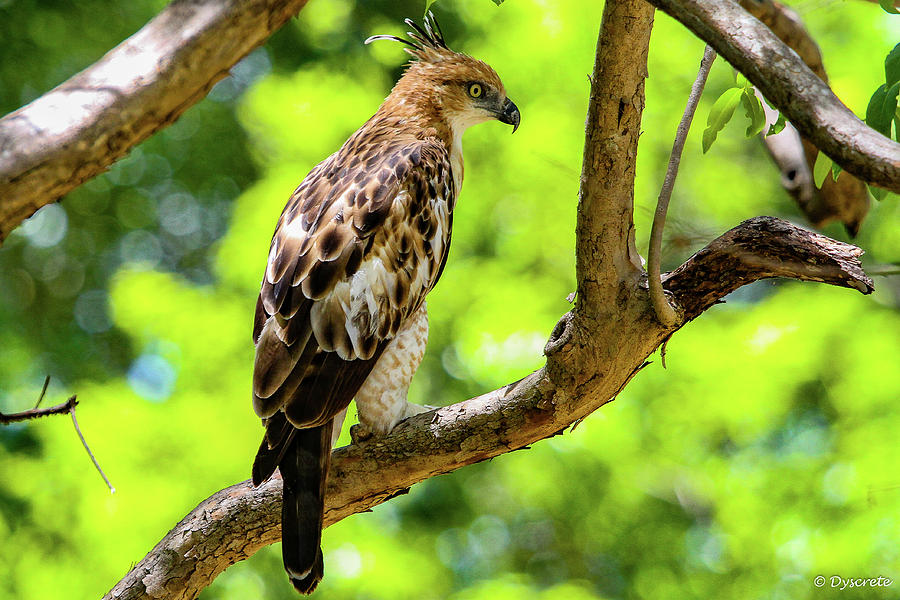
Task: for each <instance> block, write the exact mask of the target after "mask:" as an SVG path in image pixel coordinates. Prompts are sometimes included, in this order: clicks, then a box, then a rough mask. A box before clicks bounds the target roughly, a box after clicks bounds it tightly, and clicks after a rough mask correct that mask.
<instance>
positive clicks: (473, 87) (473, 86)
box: [469, 83, 482, 98]
mask: <svg viewBox="0 0 900 600" xmlns="http://www.w3.org/2000/svg"><path fill="white" fill-rule="evenodd" d="M481 93H482V89H481V84H480V83H470V84H469V95H470V96H472V97H473V98H480V97H481Z"/></svg>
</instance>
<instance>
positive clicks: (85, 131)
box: [0, 0, 306, 242]
mask: <svg viewBox="0 0 900 600" xmlns="http://www.w3.org/2000/svg"><path fill="white" fill-rule="evenodd" d="M305 4H306V0H229V1H223V0H175V1H174V2H172V3H171V4H169V6H167V7H166V8H165V9H164V10H163V11H162V12H161V13H160V14H159V15H158V16H156V17H155V18H154V19H153V20H152V21H150V22H149V23H148V24H147V25H146V26H144V27H143V28H142V29H141V30H140V31H138V32H137V33H136V34H134V35H133V36H131V37H130V38H128V39H127V40H125V41H124V42H123V43H121V44H120V45H119V46H117V47H116V48H115V49H113V50H112V51H110V52H109V53H108V54H107V55H106V56H104V57H103V58H102V59H100V60H99V61H97V62H96V63H94V64H93V65H91V66H90V67H88V68H87V69H85V70H84V71H82V72H81V73H79V74H77V75H75V76H74V77H72V78H71V79H69V80H68V81H66V82H65V83H63V84H61V85H59V86H58V87H56V88H54V89H53V90H51V91H50V92H48V93H46V94H44V95H43V96H41V97H40V98H38V99H37V100H35V101H34V102H32V103H30V104H28V105H27V106H24V107H22V108H20V109H19V110H17V111H15V112H12V113H10V114H8V115H6V116H5V117H3V118H2V119H0V242H2V241H3V240H4V239H5V238H6V236H7V235H8V234H9V232H10V231H12V230H13V229H14V228H15V227H16V226H17V225H18V224H19V223H21V222H22V221H23V220H24V219H26V218H28V217H29V216H31V215H32V214H33V213H34V212H35V211H36V210H37V209H39V208H40V207H41V206H43V205H45V204H49V203H51V202H55V201H56V200H59V199H60V198H61V197H62V196H63V195H65V194H66V193H68V192H69V191H71V190H72V189H74V188H75V187H77V186H79V185H80V184H82V183H84V182H85V181H87V180H88V179H90V178H92V177H94V176H96V175H98V174H100V173H102V172H103V171H105V170H106V169H107V168H108V167H109V166H110V165H111V164H112V163H113V162H115V161H116V160H117V159H119V158H121V157H122V156H124V155H125V154H126V153H127V152H128V151H129V150H130V149H131V148H132V147H134V146H135V145H137V144H139V143H140V142H142V141H143V140H145V139H146V138H148V137H149V136H150V135H151V134H153V133H155V132H156V131H158V130H160V129H162V128H164V127H166V126H167V125H170V124H171V123H173V122H174V121H175V120H176V119H177V118H178V117H179V116H180V115H181V114H182V113H183V112H184V111H185V110H187V109H188V108H189V107H191V106H192V105H193V104H194V103H196V102H197V101H199V100H201V99H202V98H203V97H204V96H206V94H207V92H208V91H209V89H210V88H211V87H212V86H213V84H214V83H215V82H216V81H218V80H219V79H222V78H223V77H225V76H226V75H227V74H228V70H229V69H230V68H231V66H232V65H234V64H235V63H236V62H237V61H239V60H240V59H241V58H243V57H244V56H245V55H247V54H248V53H249V52H250V51H251V50H253V49H254V48H255V47H256V46H258V45H260V44H261V43H262V42H264V41H265V40H266V39H267V38H268V37H269V36H270V35H271V34H272V33H273V32H274V31H275V30H277V29H278V28H279V27H281V26H282V25H283V24H284V23H285V22H287V20H288V19H289V18H290V17H292V16H293V15H295V14H296V13H297V12H298V11H300V9H301V8H303V6H304V5H305Z"/></svg>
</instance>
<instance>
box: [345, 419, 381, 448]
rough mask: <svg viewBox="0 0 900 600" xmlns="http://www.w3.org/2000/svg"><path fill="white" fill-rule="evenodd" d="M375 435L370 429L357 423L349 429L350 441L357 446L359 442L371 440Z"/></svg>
mask: <svg viewBox="0 0 900 600" xmlns="http://www.w3.org/2000/svg"><path fill="white" fill-rule="evenodd" d="M373 435H375V434H374V433H373V432H372V430H371V429H369V428H368V427H366V426H365V425H363V424H362V423H357V424H356V425H354V426H353V427H351V428H350V441H351V442H352V443H353V444H359V443H360V442H365V441H366V440H370V439H372V436H373Z"/></svg>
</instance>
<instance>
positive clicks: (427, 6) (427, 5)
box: [425, 0, 437, 15]
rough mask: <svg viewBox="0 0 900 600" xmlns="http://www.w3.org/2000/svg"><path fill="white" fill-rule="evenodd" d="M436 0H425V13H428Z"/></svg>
mask: <svg viewBox="0 0 900 600" xmlns="http://www.w3.org/2000/svg"><path fill="white" fill-rule="evenodd" d="M435 2H437V0H425V14H426V15H427V14H428V11H429V10H431V5H432V4H434V3H435Z"/></svg>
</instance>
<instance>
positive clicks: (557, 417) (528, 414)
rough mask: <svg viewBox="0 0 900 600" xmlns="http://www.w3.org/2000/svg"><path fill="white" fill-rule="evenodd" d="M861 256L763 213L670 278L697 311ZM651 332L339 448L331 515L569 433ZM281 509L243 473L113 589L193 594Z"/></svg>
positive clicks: (625, 371) (129, 593)
mask: <svg viewBox="0 0 900 600" xmlns="http://www.w3.org/2000/svg"><path fill="white" fill-rule="evenodd" d="M861 254H862V251H861V250H860V249H859V248H856V247H855V246H851V245H849V244H844V243H842V242H837V241H834V240H831V239H829V238H826V237H824V236H821V235H819V234H816V233H812V232H809V231H806V230H803V229H800V228H799V227H796V226H794V225H791V224H790V223H787V222H786V221H782V220H780V219H775V218H772V217H758V218H756V219H750V220H749V221H746V222H744V223H742V224H741V225H739V226H738V227H736V228H734V229H732V230H731V231H729V232H728V233H726V234H724V235H723V236H721V237H719V238H718V239H716V240H715V241H713V242H712V243H711V244H710V245H709V246H708V247H707V248H705V249H703V250H701V251H700V252H698V253H697V254H695V255H694V256H693V257H692V258H691V259H689V260H688V261H687V262H686V263H685V264H684V265H682V266H681V267H679V268H678V269H677V270H675V271H674V272H673V273H671V274H669V275H668V276H667V277H666V280H665V281H666V285H667V287H668V288H669V290H670V291H671V292H672V293H673V294H674V297H675V299H676V301H677V302H678V303H679V305H680V306H681V307H682V308H683V310H684V311H685V314H686V315H687V316H688V318H694V317H696V316H697V315H698V314H699V313H700V312H702V311H703V310H705V309H706V308H709V307H710V306H712V305H714V304H715V303H717V302H718V301H719V300H720V299H721V298H723V297H724V296H725V295H727V294H729V293H730V292H732V291H734V290H735V289H737V288H738V287H740V286H742V285H745V284H747V283H750V282H752V281H755V280H757V279H762V278H765V277H776V276H784V277H793V278H795V279H805V280H812V281H822V282H825V283H830V284H832V285H839V286H844V287H850V288H854V289H857V290H859V291H861V292H863V293H869V292H871V291H872V281H871V280H870V279H869V278H868V277H866V275H865V273H863V271H862V267H861V266H860V263H859V260H858V258H859V256H860V255H861ZM645 316H648V317H649V316H650V315H649V314H646V315H645ZM647 321H649V319H645V322H647ZM655 331H656V330H655V329H648V328H645V330H644V335H643V337H642V338H641V339H639V340H634V341H633V343H630V344H624V345H621V346H620V347H619V354H620V355H623V356H624V357H625V359H624V361H614V360H612V359H611V358H607V357H601V358H600V359H599V360H598V365H597V367H598V369H599V370H601V371H603V372H604V374H603V376H602V377H594V378H593V379H591V380H590V382H588V383H587V384H585V385H580V386H566V387H560V386H556V385H554V383H553V382H552V381H551V380H550V378H549V377H548V376H547V372H546V370H544V369H541V370H539V371H536V372H535V373H532V374H531V375H529V376H528V377H525V378H524V379H522V380H520V381H518V382H515V383H512V384H510V385H508V386H506V387H503V388H500V389H498V390H494V391H493V392H490V393H487V394H485V395H483V396H479V397H477V398H472V399H471V400H466V401H465V402H460V403H459V404H454V405H452V406H447V407H444V408H441V409H438V410H436V411H433V412H430V413H425V414H422V415H417V416H416V417H413V418H411V419H409V420H407V421H404V422H403V423H401V424H400V425H399V426H398V427H397V428H396V429H395V430H394V431H393V432H391V433H390V434H389V435H388V436H385V437H380V438H375V439H372V440H368V441H366V442H364V443H361V444H355V445H352V446H346V447H344V448H339V449H338V450H336V451H335V452H334V456H333V458H332V466H331V471H330V473H329V478H328V492H327V494H326V514H325V522H326V524H328V525H330V524H333V523H336V522H338V521H340V520H341V519H343V518H345V517H347V516H349V515H352V514H354V513H358V512H362V511H365V510H368V509H370V508H372V507H374V506H377V505H378V504H381V503H382V502H384V501H386V500H389V499H390V498H392V497H394V496H396V495H397V494H400V493H403V492H405V491H406V490H408V489H409V487H410V486H412V485H414V484H415V483H417V482H420V481H423V480H425V479H428V478H429V477H434V476H435V475H440V474H442V473H448V472H450V471H454V470H456V469H459V468H460V467H463V466H465V465H469V464H473V463H476V462H480V461H483V460H485V459H488V458H492V457H495V456H498V455H500V454H504V453H506V452H510V451H512V450H516V449H518V448H522V447H523V446H527V445H530V444H533V443H535V442H537V441H539V440H542V439H544V438H547V437H550V436H552V435H555V434H557V433H562V432H563V431H564V430H565V429H566V428H567V427H569V426H570V425H572V424H573V423H575V422H576V421H578V420H580V419H582V418H584V417H585V416H586V415H588V414H590V413H591V412H593V411H594V410H596V409H597V408H598V407H599V406H600V405H602V404H605V403H606V402H607V401H608V400H609V399H610V398H612V397H614V396H615V395H616V394H617V393H618V392H619V390H621V389H622V388H623V387H624V386H625V385H626V384H627V383H628V381H629V380H630V379H631V377H632V376H634V375H635V374H636V373H637V372H638V371H639V370H640V369H641V368H642V367H643V366H644V365H645V364H646V363H645V362H644V360H645V359H646V357H647V356H648V355H649V353H650V352H651V351H652V349H655V348H656V346H657V345H659V343H661V341H662V339H663V338H662V337H661V336H657V335H656V334H655ZM648 342H649V343H648ZM551 343H552V342H551ZM647 348H651V350H650V351H648V350H647ZM595 358H596V357H595ZM617 358H618V357H617ZM616 365H628V366H625V367H617V366H616ZM373 473H378V477H373V476H372V474H373ZM280 511H281V479H280V478H277V477H276V478H273V479H272V480H270V481H268V482H267V483H265V484H263V485H262V486H260V487H259V488H258V489H254V488H253V487H252V486H251V485H250V483H249V481H244V482H242V483H239V484H237V485H233V486H231V487H229V488H226V489H224V490H222V491H220V492H217V493H215V494H213V495H212V496H210V497H209V498H208V499H207V500H205V501H204V502H202V503H201V504H200V505H199V506H197V508H195V509H194V510H193V511H191V513H190V514H189V515H187V516H186V517H185V518H184V519H183V520H182V521H181V522H180V523H179V524H178V525H177V526H175V528H174V529H172V531H170V532H169V534H168V535H166V537H165V538H163V540H162V541H161V542H160V543H159V544H157V545H156V547H155V548H153V550H152V551H151V552H150V553H149V554H148V555H147V556H146V557H145V558H144V559H143V560H142V561H140V563H138V564H137V565H136V566H135V567H134V568H133V569H132V570H131V572H130V573H128V575H127V576H126V577H125V578H124V579H122V581H120V582H119V583H118V584H117V585H116V587H115V588H113V590H112V591H110V593H109V594H107V595H106V596H105V598H106V599H109V600H112V599H114V598H116V599H123V600H125V599H128V600H134V599H137V598H160V597H165V598H171V599H182V598H185V599H186V598H193V597H195V596H196V594H197V593H199V591H200V590H201V589H203V588H204V587H205V586H207V585H209V583H211V582H212V580H213V579H215V577H216V576H217V575H218V574H219V573H221V572H222V571H223V570H225V568H226V567H228V566H230V565H232V564H234V563H236V562H238V561H241V560H244V559H246V558H248V557H250V556H251V555H252V554H253V553H255V552H256V551H257V550H259V549H260V548H262V547H263V546H266V545H268V544H272V543H274V542H277V541H278V540H280V539H281V538H280V527H281V519H280V514H281V512H280Z"/></svg>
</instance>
